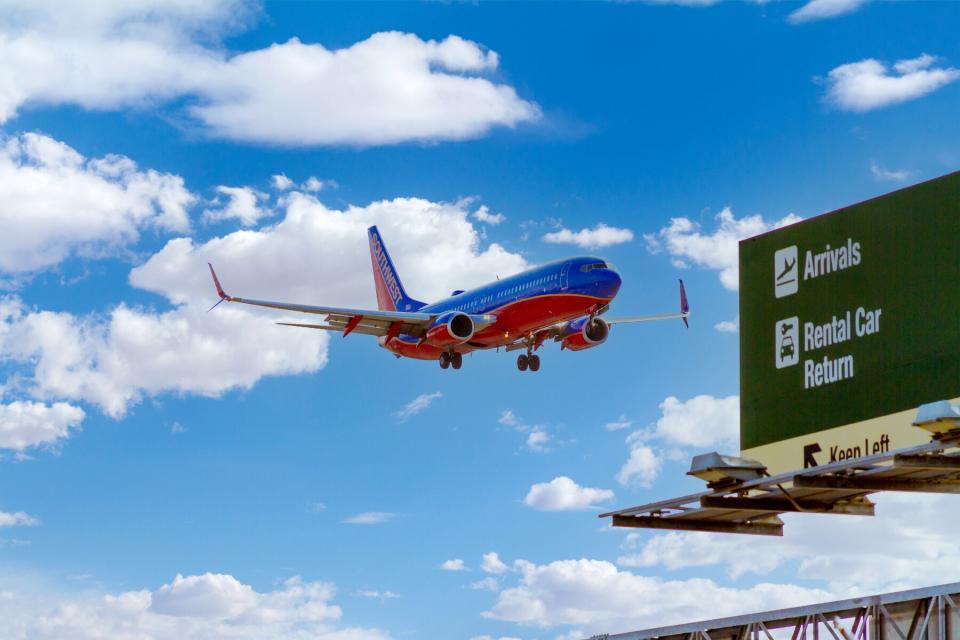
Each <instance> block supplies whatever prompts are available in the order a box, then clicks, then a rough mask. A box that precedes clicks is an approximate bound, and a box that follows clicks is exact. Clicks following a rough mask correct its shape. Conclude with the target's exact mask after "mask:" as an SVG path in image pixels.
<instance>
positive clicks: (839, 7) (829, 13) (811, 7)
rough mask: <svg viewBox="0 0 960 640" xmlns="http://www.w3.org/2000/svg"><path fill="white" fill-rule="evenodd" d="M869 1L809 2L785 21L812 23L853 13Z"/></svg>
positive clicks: (835, 0) (829, 0) (824, 0)
mask: <svg viewBox="0 0 960 640" xmlns="http://www.w3.org/2000/svg"><path fill="white" fill-rule="evenodd" d="M869 1H870V0H810V1H809V2H807V3H806V4H805V5H803V6H802V7H800V8H799V9H797V10H796V11H794V12H792V13H791V14H790V15H789V16H788V17H787V19H788V20H789V21H790V22H792V23H794V24H797V23H801V22H813V21H814V20H824V19H826V18H836V17H837V16H843V15H846V14H848V13H853V12H854V11H856V10H857V9H859V8H860V7H862V6H863V5H865V4H867V2H869Z"/></svg>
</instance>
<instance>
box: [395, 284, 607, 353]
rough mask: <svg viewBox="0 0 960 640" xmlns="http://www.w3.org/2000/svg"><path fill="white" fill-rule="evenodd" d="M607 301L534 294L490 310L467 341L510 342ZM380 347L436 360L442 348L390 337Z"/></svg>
mask: <svg viewBox="0 0 960 640" xmlns="http://www.w3.org/2000/svg"><path fill="white" fill-rule="evenodd" d="M608 302H610V300H609V299H608V298H597V297H595V296H586V295H580V294H559V295H551V296H537V297H535V298H527V299H525V300H519V301H517V302H513V303H511V304H508V305H506V306H504V307H501V308H500V309H496V310H494V311H492V312H491V313H494V314H496V316H497V322H496V324H494V325H491V326H489V327H487V328H485V329H482V330H480V331H477V333H476V334H475V335H474V336H473V338H471V339H470V342H471V343H473V344H481V345H483V346H484V347H496V346H500V345H505V344H510V343H511V342H514V341H515V340H516V339H517V338H519V337H521V336H523V335H525V334H528V333H530V332H532V331H536V330H538V329H543V328H545V327H549V326H550V325H553V324H556V323H558V322H564V321H566V320H573V319H574V318H579V317H580V316H583V315H586V314H587V313H589V312H590V311H591V310H592V308H593V307H595V306H596V305H601V306H602V305H605V304H607V303H608ZM383 346H384V347H386V348H387V349H389V350H390V351H392V352H393V353H395V354H397V355H399V356H404V357H406V358H417V359H419V360H436V359H437V358H439V357H440V353H441V352H442V351H444V349H440V348H437V347H432V346H430V345H427V344H418V343H417V342H413V341H407V340H401V339H399V338H392V339H391V340H390V341H389V342H387V343H386V344H384V345H383ZM475 348H476V347H472V346H470V345H469V344H460V345H456V346H455V347H453V350H454V351H459V352H460V353H469V352H471V351H474V350H475Z"/></svg>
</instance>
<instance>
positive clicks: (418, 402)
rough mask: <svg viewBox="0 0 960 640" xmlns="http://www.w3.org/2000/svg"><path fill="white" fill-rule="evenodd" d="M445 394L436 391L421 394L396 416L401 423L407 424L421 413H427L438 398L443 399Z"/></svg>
mask: <svg viewBox="0 0 960 640" xmlns="http://www.w3.org/2000/svg"><path fill="white" fill-rule="evenodd" d="M442 397H443V393H441V392H439V391H434V392H433V393H421V394H420V395H418V396H417V397H416V398H414V399H413V400H411V401H410V402H408V403H407V404H405V405H403V408H402V409H400V410H399V411H397V412H396V413H395V414H394V415H395V416H396V417H397V419H398V420H400V422H406V421H407V420H409V419H410V418H412V417H413V416H415V415H417V414H418V413H420V412H421V411H426V410H427V409H429V408H430V405H431V404H433V401H434V400H436V399H437V398H442Z"/></svg>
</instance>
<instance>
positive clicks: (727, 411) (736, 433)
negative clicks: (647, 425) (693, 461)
mask: <svg viewBox="0 0 960 640" xmlns="http://www.w3.org/2000/svg"><path fill="white" fill-rule="evenodd" d="M660 411H661V412H662V415H661V417H660V419H659V420H657V435H659V436H660V437H662V438H663V439H665V440H666V441H667V442H669V443H671V444H678V445H683V446H690V447H710V446H716V445H727V446H730V447H732V448H737V447H736V443H737V442H738V441H739V439H740V396H727V397H726V398H715V397H713V396H710V395H699V396H695V397H693V398H690V399H689V400H686V401H681V400H680V399H679V398H677V397H676V396H669V397H668V398H666V399H665V400H664V401H663V402H661V403H660Z"/></svg>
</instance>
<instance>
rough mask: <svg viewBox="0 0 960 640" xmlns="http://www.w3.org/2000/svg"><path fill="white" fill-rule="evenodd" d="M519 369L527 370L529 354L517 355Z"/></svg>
mask: <svg viewBox="0 0 960 640" xmlns="http://www.w3.org/2000/svg"><path fill="white" fill-rule="evenodd" d="M517 369H520V371H526V370H527V356H525V355H524V354H520V355H519V356H517Z"/></svg>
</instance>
